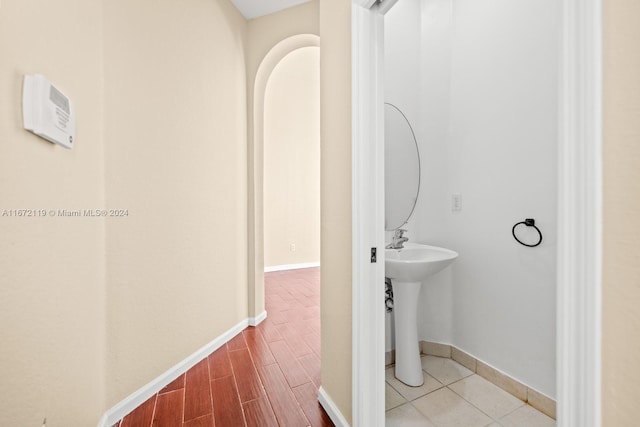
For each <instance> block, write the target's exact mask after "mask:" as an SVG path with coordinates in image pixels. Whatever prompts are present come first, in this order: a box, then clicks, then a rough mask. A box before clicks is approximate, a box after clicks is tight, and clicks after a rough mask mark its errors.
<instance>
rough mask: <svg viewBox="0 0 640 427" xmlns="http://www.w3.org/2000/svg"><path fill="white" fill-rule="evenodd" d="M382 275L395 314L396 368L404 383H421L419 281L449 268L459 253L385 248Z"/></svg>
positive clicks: (414, 246)
mask: <svg viewBox="0 0 640 427" xmlns="http://www.w3.org/2000/svg"><path fill="white" fill-rule="evenodd" d="M385 257H386V258H385V276H386V277H388V278H389V279H391V283H392V285H393V311H394V314H395V335H396V368H395V374H396V378H398V379H399V380H400V381H402V382H403V383H405V384H407V385H410V386H414V387H419V386H421V385H422V384H423V382H424V380H423V376H422V366H421V364H420V349H419V348H418V324H417V312H418V294H419V293H420V287H421V286H422V281H423V280H424V279H425V278H427V277H429V276H431V275H433V274H436V273H437V272H439V271H440V270H442V269H444V268H446V267H447V266H449V265H450V264H451V263H452V262H453V261H454V260H455V259H456V258H457V257H458V253H457V252H454V251H452V250H449V249H444V248H439V247H437V246H429V245H422V244H419V243H405V244H404V248H402V249H386V251H385Z"/></svg>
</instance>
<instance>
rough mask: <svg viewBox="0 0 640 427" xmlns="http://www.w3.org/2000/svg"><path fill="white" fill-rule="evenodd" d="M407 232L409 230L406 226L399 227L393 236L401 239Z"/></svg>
mask: <svg viewBox="0 0 640 427" xmlns="http://www.w3.org/2000/svg"><path fill="white" fill-rule="evenodd" d="M406 232H407V230H405V229H404V228H397V229H396V231H395V233H394V234H393V236H394V237H396V238H398V239H399V238H401V237H402V235H403V234H404V233H406Z"/></svg>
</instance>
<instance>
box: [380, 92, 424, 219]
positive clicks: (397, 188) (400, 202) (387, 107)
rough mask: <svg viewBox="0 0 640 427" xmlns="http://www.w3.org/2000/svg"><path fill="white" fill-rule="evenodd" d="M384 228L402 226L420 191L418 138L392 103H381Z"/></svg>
mask: <svg viewBox="0 0 640 427" xmlns="http://www.w3.org/2000/svg"><path fill="white" fill-rule="evenodd" d="M384 167H385V177H384V190H385V209H384V218H385V220H384V228H385V230H387V231H391V230H395V229H397V228H400V227H402V226H403V225H404V224H406V222H407V221H408V220H409V218H410V217H411V214H412V213H413V210H414V209H415V207H416V202H417V200H418V193H419V191H420V153H419V152H418V141H416V136H415V134H414V133H413V129H412V128H411V124H410V123H409V120H407V117H406V116H405V115H404V114H403V113H402V111H400V109H399V108H398V107H396V106H395V105H393V104H389V103H385V104H384Z"/></svg>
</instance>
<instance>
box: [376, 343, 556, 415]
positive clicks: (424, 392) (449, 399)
mask: <svg viewBox="0 0 640 427" xmlns="http://www.w3.org/2000/svg"><path fill="white" fill-rule="evenodd" d="M422 369H423V375H424V380H425V381H424V385H422V386H421V387H409V386H407V385H405V384H403V383H402V382H400V381H398V380H397V379H396V378H395V376H394V374H393V366H392V367H389V368H387V370H386V372H385V378H386V381H387V382H386V384H385V386H386V399H385V400H386V402H385V403H386V405H385V406H386V408H385V409H386V427H413V426H415V427H418V426H420V427H475V426H477V427H484V426H491V427H498V426H503V427H552V426H555V425H556V422H555V421H554V420H553V419H551V418H549V417H547V416H546V415H544V414H543V413H542V412H540V411H538V410H536V409H535V408H533V407H531V406H529V405H527V404H526V403H524V402H523V401H521V400H520V399H518V398H516V397H514V396H512V395H510V394H509V393H507V392H506V391H504V390H502V389H501V388H499V387H497V386H495V385H494V384H492V383H490V382H489V381H487V380H485V379H484V378H482V377H480V376H478V375H476V374H474V373H473V372H471V371H470V370H468V369H467V368H465V367H464V366H462V365H460V364H459V363H457V362H456V361H454V360H451V359H447V358H443V357H435V356H422Z"/></svg>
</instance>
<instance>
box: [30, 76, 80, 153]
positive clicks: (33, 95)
mask: <svg viewBox="0 0 640 427" xmlns="http://www.w3.org/2000/svg"><path fill="white" fill-rule="evenodd" d="M22 120H23V122H24V128H25V129H26V130H28V131H31V132H33V133H35V134H36V135H38V136H40V137H42V138H44V139H46V140H47V141H51V142H54V143H56V144H59V145H62V146H63V147H65V148H73V143H74V139H75V134H76V115H75V111H74V109H73V104H72V102H71V100H70V99H69V98H68V97H67V96H66V95H65V94H64V93H62V91H61V90H60V89H58V88H57V87H55V86H54V85H52V84H51V82H50V81H49V80H47V79H46V77H44V76H42V75H39V74H35V75H28V74H27V75H25V76H24V86H23V88H22Z"/></svg>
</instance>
